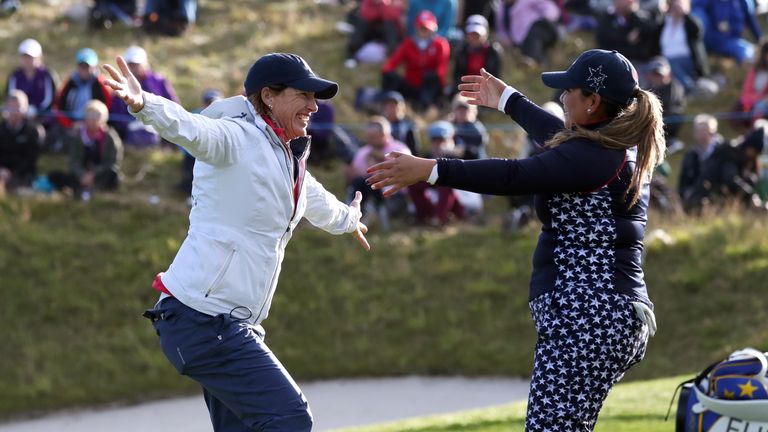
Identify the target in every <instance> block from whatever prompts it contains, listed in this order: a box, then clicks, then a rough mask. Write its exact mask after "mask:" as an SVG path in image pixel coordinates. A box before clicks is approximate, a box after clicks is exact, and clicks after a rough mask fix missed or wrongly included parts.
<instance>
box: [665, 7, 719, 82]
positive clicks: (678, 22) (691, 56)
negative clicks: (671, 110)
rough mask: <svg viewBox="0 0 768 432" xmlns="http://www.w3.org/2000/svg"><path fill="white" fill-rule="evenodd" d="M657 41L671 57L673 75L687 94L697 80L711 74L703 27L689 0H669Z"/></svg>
mask: <svg viewBox="0 0 768 432" xmlns="http://www.w3.org/2000/svg"><path fill="white" fill-rule="evenodd" d="M657 40H658V43H659V49H658V52H660V53H661V55H662V56H664V57H666V58H667V60H669V64H670V67H671V69H672V75H673V76H674V77H675V78H676V79H677V80H678V81H680V83H681V84H682V85H683V87H684V88H685V91H686V92H687V93H690V92H692V91H693V90H694V89H695V87H696V82H697V81H698V80H700V79H701V78H706V77H708V76H709V61H708V59H707V51H706V49H705V48H704V30H703V29H702V25H701V22H700V21H699V19H698V18H697V17H695V16H694V15H692V14H691V3H690V0H670V2H669V9H668V10H667V13H666V14H665V15H664V18H663V19H662V21H661V25H660V26H659V28H658V37H657Z"/></svg>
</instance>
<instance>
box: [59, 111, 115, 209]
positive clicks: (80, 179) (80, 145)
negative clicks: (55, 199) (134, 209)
mask: <svg viewBox="0 0 768 432" xmlns="http://www.w3.org/2000/svg"><path fill="white" fill-rule="evenodd" d="M108 118H109V111H107V106H106V105H104V103H103V102H101V101H98V100H92V101H90V102H88V104H87V105H86V106H85V122H84V123H83V125H82V126H81V127H80V128H79V130H78V131H76V133H75V134H74V135H73V139H72V142H71V143H70V144H69V171H68V172H60V171H55V172H52V173H50V174H49V175H48V178H49V180H50V182H51V183H52V184H53V185H54V186H55V187H56V188H57V189H65V188H68V189H71V190H72V191H73V192H74V194H75V197H80V198H82V199H84V200H87V199H88V198H90V194H91V193H92V191H94V190H115V189H117V187H118V185H119V182H120V178H119V173H120V162H121V161H122V159H123V144H122V141H120V136H119V135H118V134H117V132H116V131H115V130H114V129H112V128H111V127H109V126H107V119H108Z"/></svg>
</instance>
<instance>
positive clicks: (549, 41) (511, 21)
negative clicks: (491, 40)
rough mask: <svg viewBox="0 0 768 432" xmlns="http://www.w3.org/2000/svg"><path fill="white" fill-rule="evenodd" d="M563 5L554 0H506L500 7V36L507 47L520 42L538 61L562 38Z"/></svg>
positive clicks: (497, 32)
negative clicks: (559, 26) (560, 31)
mask: <svg viewBox="0 0 768 432" xmlns="http://www.w3.org/2000/svg"><path fill="white" fill-rule="evenodd" d="M559 19H560V7H559V6H558V5H557V4H556V3H555V2H554V1H553V0H504V1H502V2H501V3H499V8H498V10H497V11H496V38H497V39H498V40H499V42H501V43H502V44H503V45H504V46H505V47H506V48H510V47H512V46H516V47H519V48H520V51H522V53H523V55H524V56H525V57H527V58H528V59H530V60H532V62H535V63H537V64H542V63H545V61H546V55H545V54H546V51H547V50H548V49H550V48H552V46H554V45H555V43H556V42H557V40H558V37H559V36H558V34H559V33H558V31H557V21H558V20H559Z"/></svg>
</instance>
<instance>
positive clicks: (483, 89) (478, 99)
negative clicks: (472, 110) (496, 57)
mask: <svg viewBox="0 0 768 432" xmlns="http://www.w3.org/2000/svg"><path fill="white" fill-rule="evenodd" d="M505 88H507V85H506V84H505V83H504V81H502V80H500V79H498V78H496V77H495V76H493V75H491V74H489V73H488V72H486V70H485V68H483V69H480V75H464V76H463V77H461V84H459V90H461V95H462V96H464V97H466V98H468V99H469V101H468V102H469V103H470V104H471V105H482V106H486V107H488V108H493V109H497V108H498V107H499V99H501V94H502V93H504V89H505Z"/></svg>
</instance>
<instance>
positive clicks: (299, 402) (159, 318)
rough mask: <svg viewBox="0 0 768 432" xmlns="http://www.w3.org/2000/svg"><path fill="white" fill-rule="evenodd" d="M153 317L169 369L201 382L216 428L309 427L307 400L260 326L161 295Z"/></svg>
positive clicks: (223, 431)
mask: <svg viewBox="0 0 768 432" xmlns="http://www.w3.org/2000/svg"><path fill="white" fill-rule="evenodd" d="M144 316H146V317H147V318H149V319H150V320H151V321H152V324H153V326H154V327H155V330H156V331H157V334H158V336H159V337H160V347H161V348H162V350H163V353H164V354H165V356H166V357H167V358H168V360H169V361H170V362H171V364H172V365H173V367H174V368H176V370H177V371H178V372H179V373H180V374H182V375H186V376H188V377H190V378H192V379H193V380H195V381H197V382H198V383H200V385H201V386H202V387H203V396H204V397H205V403H206V405H207V406H208V411H209V412H210V415H211V423H212V424H213V429H214V431H215V432H241V431H264V432H267V431H269V432H278V431H280V432H283V431H285V432H288V431H290V432H302V431H310V430H311V429H312V413H311V412H310V410H309V405H308V403H307V399H306V398H305V397H304V395H303V394H302V393H301V390H299V387H298V386H297V385H296V383H295V382H294V381H293V379H292V378H291V376H290V375H289V374H288V371H286V370H285V368H284V367H283V365H282V364H280V361H279V360H278V359H277V357H275V355H274V354H273V353H272V351H271V350H270V349H269V347H267V345H266V344H265V343H264V329H263V328H262V327H261V326H253V325H251V324H249V323H247V322H245V321H243V320H238V319H236V318H233V317H232V316H230V315H229V314H220V315H216V316H210V315H206V314H203V313H201V312H198V311H196V310H194V309H192V308H189V307H187V306H185V305H184V304H182V303H181V302H180V301H178V300H177V299H175V298H172V297H170V298H166V299H163V300H162V301H161V302H160V303H159V304H158V305H157V306H155V308H154V309H150V310H148V311H146V312H145V314H144Z"/></svg>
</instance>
